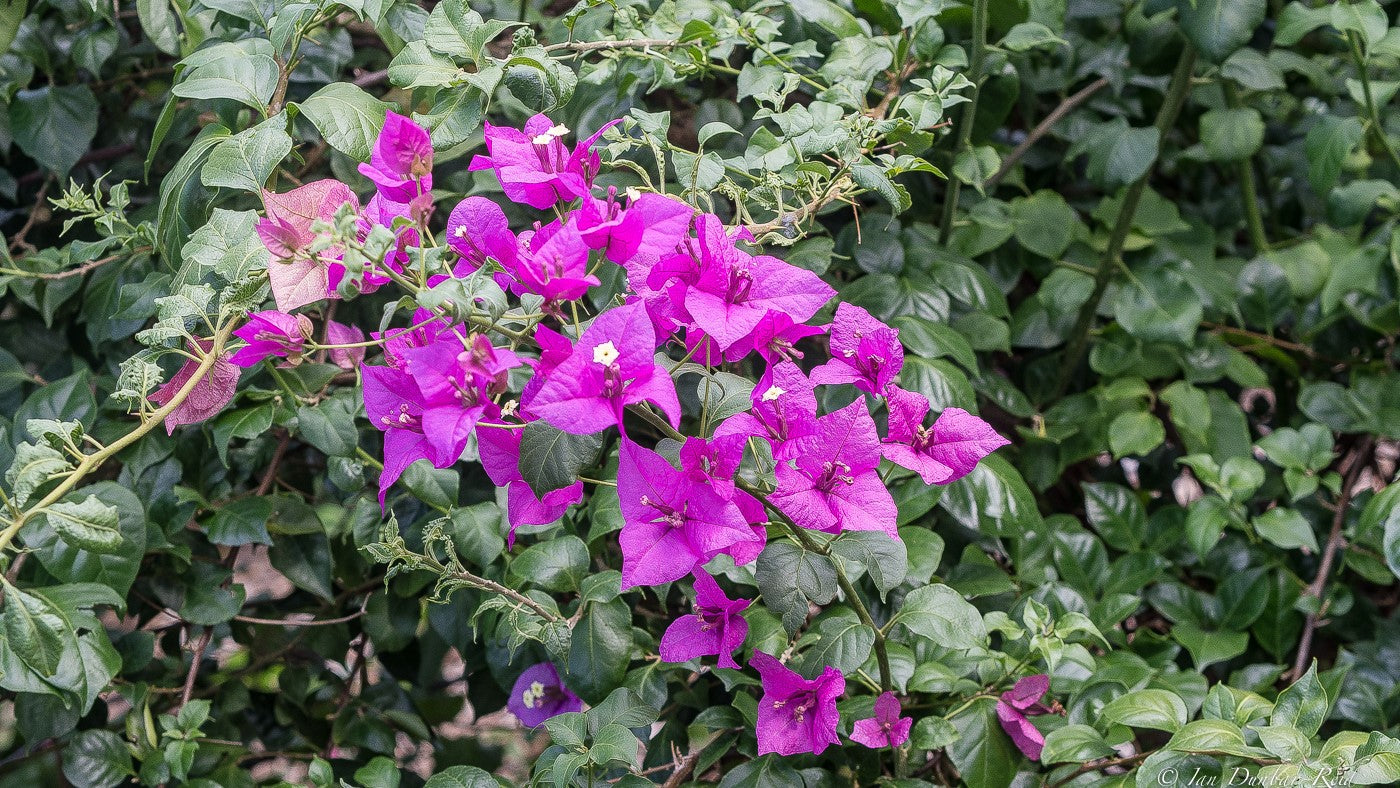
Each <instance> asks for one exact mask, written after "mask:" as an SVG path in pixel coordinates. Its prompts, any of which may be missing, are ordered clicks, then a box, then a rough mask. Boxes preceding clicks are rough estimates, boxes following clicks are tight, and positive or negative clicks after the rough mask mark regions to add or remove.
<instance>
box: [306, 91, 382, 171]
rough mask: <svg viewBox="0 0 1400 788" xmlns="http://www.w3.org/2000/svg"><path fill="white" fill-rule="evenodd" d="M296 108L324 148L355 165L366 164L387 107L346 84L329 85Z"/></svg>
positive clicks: (377, 136)
mask: <svg viewBox="0 0 1400 788" xmlns="http://www.w3.org/2000/svg"><path fill="white" fill-rule="evenodd" d="M298 106H299V107H300V108H301V112H302V114H303V115H305V116H306V118H307V119H308V120H310V121H311V122H312V124H314V125H315V126H316V129H317V130H318V131H320V132H321V136H322V137H323V138H325V140H326V143H327V144H329V145H330V146H331V147H332V148H335V149H336V150H338V151H340V152H341V153H344V154H345V155H346V156H349V157H350V158H352V159H355V160H356V161H369V154H370V150H371V149H372V148H373V147H374V141H375V140H376V139H378V138H379V130H380V129H381V128H383V126H384V113H385V112H386V111H387V110H389V109H390V107H391V105H390V104H388V103H387V102H383V101H380V100H379V99H376V98H375V97H373V96H371V95H370V94H368V93H366V92H364V91H363V90H361V89H360V88H358V87H355V86H354V85H352V84H350V83H348V82H332V83H331V84H329V85H326V86H325V87H323V88H321V89H320V90H318V91H316V92H315V93H312V94H311V95H310V96H309V97H308V98H307V99H306V100H305V101H302V102H300V103H299V104H298Z"/></svg>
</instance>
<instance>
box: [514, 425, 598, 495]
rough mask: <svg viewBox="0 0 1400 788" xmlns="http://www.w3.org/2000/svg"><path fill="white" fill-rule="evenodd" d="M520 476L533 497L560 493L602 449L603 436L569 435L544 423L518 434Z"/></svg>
mask: <svg viewBox="0 0 1400 788" xmlns="http://www.w3.org/2000/svg"><path fill="white" fill-rule="evenodd" d="M520 433H521V434H520V475H521V476H522V477H523V478H524V479H525V483H526V484H528V485H530V489H531V490H533V491H534V493H535V494H536V495H540V496H543V495H545V494H546V493H550V492H553V491H555V490H561V489H563V488H565V487H568V486H569V485H571V484H573V483H574V482H576V481H578V475H579V472H580V471H582V470H583V469H584V468H587V467H588V466H590V465H592V464H593V462H594V461H595V460H596V459H597V457H598V451H599V450H600V449H602V448H603V433H601V432H599V433H594V434H593V435H570V434H569V433H567V432H564V431H563V430H559V429H555V428H554V427H551V426H549V425H548V424H546V423H544V421H542V420H540V421H532V422H530V423H529V424H526V425H525V429H523V430H521V431H520Z"/></svg>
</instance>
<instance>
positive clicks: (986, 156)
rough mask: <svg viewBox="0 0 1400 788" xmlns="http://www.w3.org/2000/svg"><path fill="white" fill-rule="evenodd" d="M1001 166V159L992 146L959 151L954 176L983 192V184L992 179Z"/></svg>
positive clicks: (955, 160) (980, 146)
mask: <svg viewBox="0 0 1400 788" xmlns="http://www.w3.org/2000/svg"><path fill="white" fill-rule="evenodd" d="M1000 166H1001V157H1000V156H998V155H997V152H996V150H995V149H994V148H992V147H991V146H990V145H978V146H976V147H973V148H968V149H966V150H961V151H958V155H957V158H955V159H954V160H953V175H955V176H957V179H958V180H960V181H962V182H963V183H965V184H967V185H968V186H972V187H974V188H976V189H977V190H978V191H981V189H982V184H984V183H986V182H987V179H988V178H990V177H992V174H993V173H995V172H996V171H997V168H998V167H1000Z"/></svg>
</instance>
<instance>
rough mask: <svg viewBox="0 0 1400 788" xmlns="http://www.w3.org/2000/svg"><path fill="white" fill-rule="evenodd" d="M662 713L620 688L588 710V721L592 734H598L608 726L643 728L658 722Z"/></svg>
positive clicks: (640, 698)
mask: <svg viewBox="0 0 1400 788" xmlns="http://www.w3.org/2000/svg"><path fill="white" fill-rule="evenodd" d="M659 714H660V711H659V710H658V709H657V708H655V707H653V706H652V705H650V704H648V703H647V702H646V701H644V700H642V697H641V696H640V695H638V694H637V693H635V692H633V691H632V690H630V689H628V688H626V687H618V688H617V689H615V690H613V691H612V692H611V693H609V694H608V697H607V698H606V699H605V700H604V701H603V702H602V703H599V704H598V705H596V706H594V707H593V708H591V709H589V710H588V713H587V715H586V716H587V721H588V730H589V732H590V733H593V734H595V735H596V734H597V732H598V731H599V730H602V729H603V728H604V727H606V726H608V725H614V724H616V725H621V726H623V727H624V728H641V727H644V726H647V725H650V724H652V723H653V722H656V719H657V716H658V715H659Z"/></svg>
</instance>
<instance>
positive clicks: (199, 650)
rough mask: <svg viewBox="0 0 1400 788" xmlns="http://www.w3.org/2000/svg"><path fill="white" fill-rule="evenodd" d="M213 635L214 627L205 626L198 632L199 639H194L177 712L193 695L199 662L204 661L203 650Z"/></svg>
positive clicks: (206, 647)
mask: <svg viewBox="0 0 1400 788" xmlns="http://www.w3.org/2000/svg"><path fill="white" fill-rule="evenodd" d="M213 637H214V628H213V627H205V628H204V631H203V632H201V633H200V634H199V640H197V641H195V644H194V649H193V653H194V658H193V659H191V660H190V669H189V672H187V673H186V674H185V686H184V688H183V689H182V690H180V703H179V705H177V706H176V707H175V711H176V713H177V714H178V713H179V711H180V709H183V708H184V707H185V704H186V703H189V702H190V698H191V697H192V696H193V695H194V685H195V682H196V681H197V680H198V679H199V663H201V662H203V661H204V652H205V650H206V649H208V648H209V641H210V640H211V639H213Z"/></svg>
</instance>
